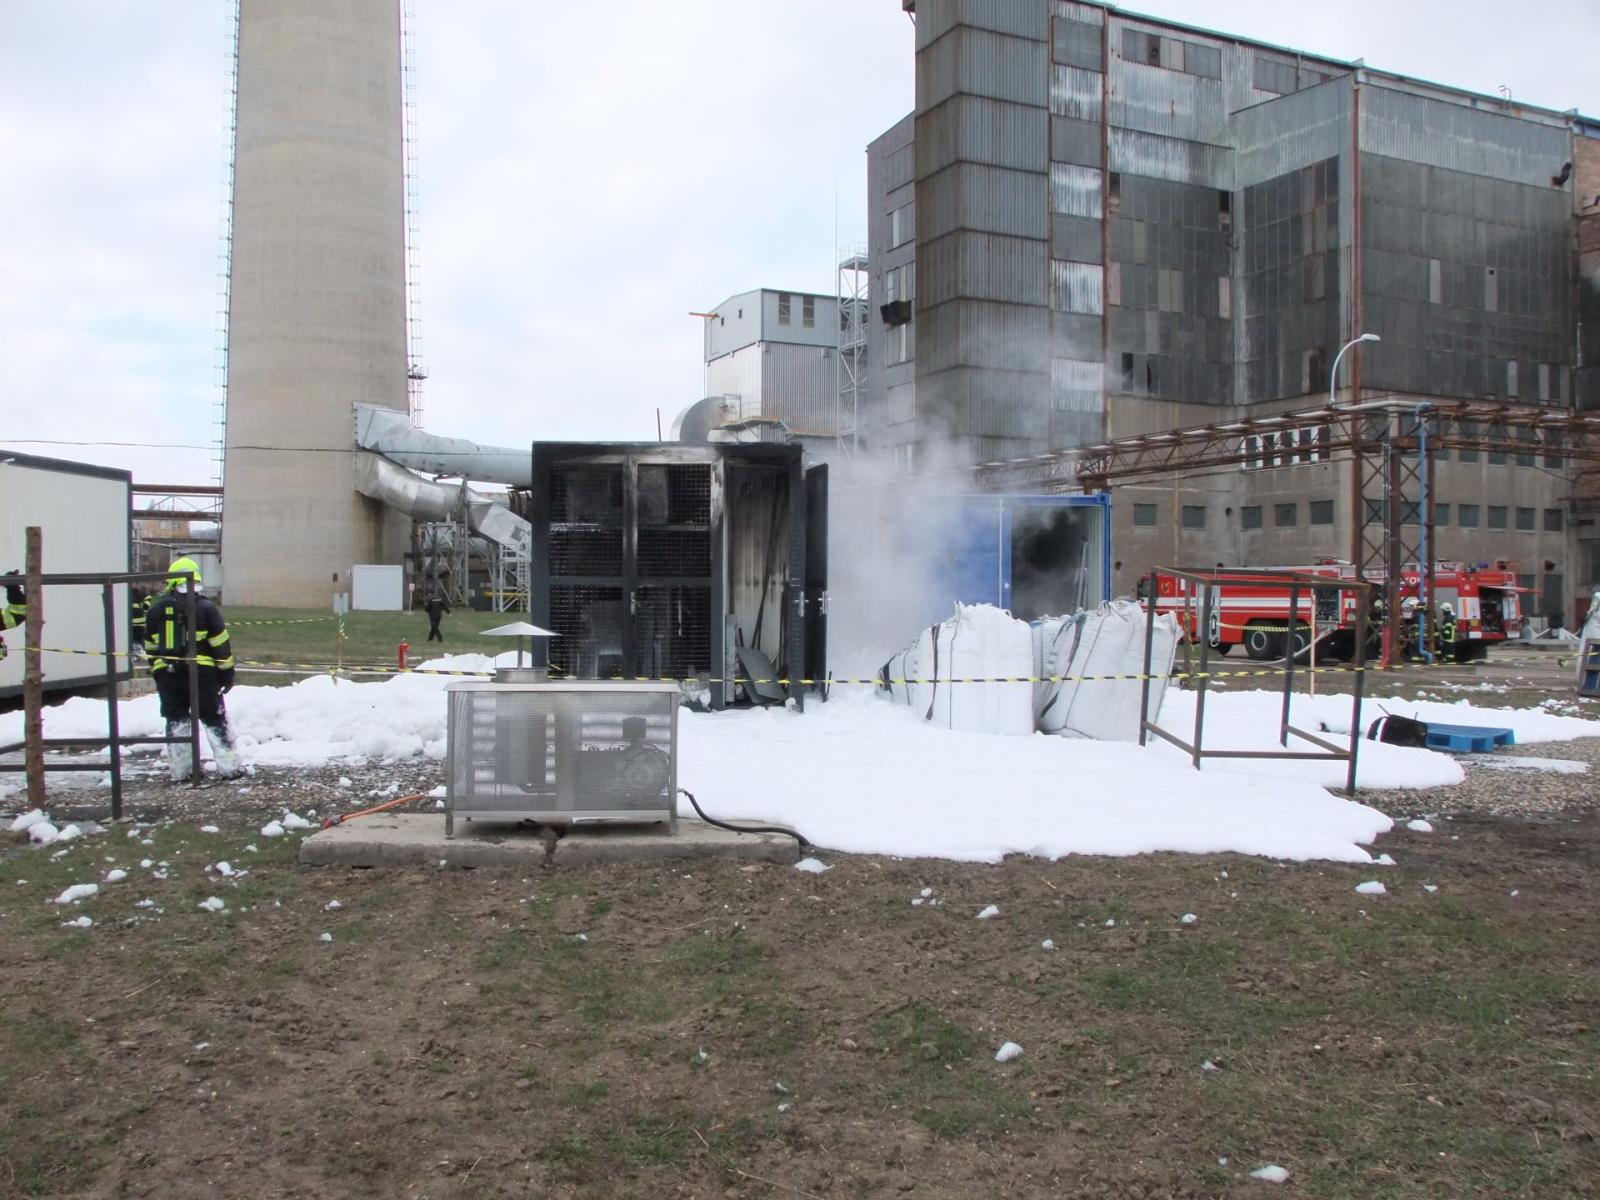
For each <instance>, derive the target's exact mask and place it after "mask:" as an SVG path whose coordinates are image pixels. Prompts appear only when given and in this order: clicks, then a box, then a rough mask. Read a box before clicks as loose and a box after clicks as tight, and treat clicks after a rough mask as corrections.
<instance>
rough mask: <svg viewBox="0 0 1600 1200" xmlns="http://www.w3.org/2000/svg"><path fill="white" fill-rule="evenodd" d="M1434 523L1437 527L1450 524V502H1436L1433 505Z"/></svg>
mask: <svg viewBox="0 0 1600 1200" xmlns="http://www.w3.org/2000/svg"><path fill="white" fill-rule="evenodd" d="M1433 523H1434V526H1435V527H1436V528H1442V527H1443V526H1445V525H1448V524H1450V506H1449V505H1448V504H1435V505H1434V506H1433Z"/></svg>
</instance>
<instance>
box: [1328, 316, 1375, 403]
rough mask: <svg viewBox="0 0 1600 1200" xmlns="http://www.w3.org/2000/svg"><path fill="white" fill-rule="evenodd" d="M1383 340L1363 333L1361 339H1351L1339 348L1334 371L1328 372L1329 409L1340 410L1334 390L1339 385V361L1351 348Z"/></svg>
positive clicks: (1334, 362)
mask: <svg viewBox="0 0 1600 1200" xmlns="http://www.w3.org/2000/svg"><path fill="white" fill-rule="evenodd" d="M1381 341H1383V339H1382V338H1381V337H1379V336H1378V335H1377V334H1375V333H1363V334H1362V335H1361V336H1360V337H1356V338H1351V339H1350V340H1349V341H1348V342H1346V343H1345V344H1344V345H1342V346H1340V347H1339V353H1337V354H1335V355H1334V356H1333V370H1331V371H1329V372H1328V407H1329V408H1338V407H1339V401H1338V400H1337V399H1336V398H1335V396H1334V389H1335V388H1336V387H1337V386H1338V384H1339V360H1340V359H1342V358H1343V357H1344V354H1345V351H1346V350H1348V349H1350V347H1351V346H1356V345H1360V344H1361V343H1362V342H1381Z"/></svg>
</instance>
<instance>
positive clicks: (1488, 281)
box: [1483, 267, 1500, 312]
mask: <svg viewBox="0 0 1600 1200" xmlns="http://www.w3.org/2000/svg"><path fill="white" fill-rule="evenodd" d="M1483 310H1484V312H1499V311H1500V276H1499V274H1498V273H1497V272H1496V271H1495V269H1494V268H1493V267H1485V268H1484V269H1483Z"/></svg>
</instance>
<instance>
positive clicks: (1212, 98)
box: [1110, 56, 1230, 146]
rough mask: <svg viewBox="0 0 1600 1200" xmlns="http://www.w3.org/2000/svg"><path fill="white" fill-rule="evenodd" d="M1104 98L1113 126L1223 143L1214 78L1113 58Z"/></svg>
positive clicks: (1223, 114) (1221, 95)
mask: <svg viewBox="0 0 1600 1200" xmlns="http://www.w3.org/2000/svg"><path fill="white" fill-rule="evenodd" d="M1110 97H1111V116H1110V122H1111V124H1112V125H1114V126H1122V127H1124V128H1127V129H1137V130H1141V131H1143V132H1145V133H1159V134H1163V135H1165V136H1167V137H1179V138H1184V139H1186V140H1188V141H1192V142H1209V143H1211V144H1212V145H1214V146H1226V145H1228V144H1229V140H1230V139H1229V130H1228V106H1227V102H1226V90H1225V88H1224V86H1223V84H1222V83H1220V82H1219V81H1217V80H1214V79H1202V78H1200V77H1199V76H1198V75H1188V74H1185V73H1184V72H1182V71H1174V70H1168V69H1167V68H1165V67H1155V66H1150V65H1148V64H1146V63H1135V62H1129V61H1128V60H1127V59H1123V58H1117V57H1115V56H1113V58H1112V62H1111V91H1110Z"/></svg>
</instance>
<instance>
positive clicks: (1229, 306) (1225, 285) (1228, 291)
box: [1217, 275, 1233, 321]
mask: <svg viewBox="0 0 1600 1200" xmlns="http://www.w3.org/2000/svg"><path fill="white" fill-rule="evenodd" d="M1217 316H1219V317H1221V318H1222V319H1223V320H1224V321H1230V320H1232V319H1233V280H1231V279H1229V278H1228V277H1227V276H1226V275H1218V276H1217Z"/></svg>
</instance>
